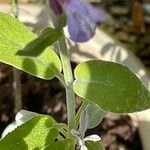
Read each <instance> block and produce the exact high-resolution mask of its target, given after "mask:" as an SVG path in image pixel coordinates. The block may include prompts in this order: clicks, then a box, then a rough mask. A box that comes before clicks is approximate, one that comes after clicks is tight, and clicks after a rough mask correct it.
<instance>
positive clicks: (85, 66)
mask: <svg viewBox="0 0 150 150" xmlns="http://www.w3.org/2000/svg"><path fill="white" fill-rule="evenodd" d="M75 78H76V80H75V82H74V85H73V86H74V91H75V93H76V94H77V95H79V96H81V97H82V98H84V99H85V100H87V101H89V102H92V103H95V104H97V105H99V106H100V107H101V108H102V109H104V110H107V111H112V112H119V113H124V112H135V111H140V110H144V109H148V108H150V93H149V91H148V90H147V88H146V87H145V86H144V85H143V84H142V82H141V81H140V80H139V78H138V77H137V76H136V75H135V74H134V73H132V72H131V71H130V70H129V69H128V68H127V67H126V66H122V65H120V64H117V63H113V62H106V61H101V60H93V61H87V62H83V63H81V64H79V65H78V66H77V67H76V69H75Z"/></svg>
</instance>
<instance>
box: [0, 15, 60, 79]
mask: <svg viewBox="0 0 150 150" xmlns="http://www.w3.org/2000/svg"><path fill="white" fill-rule="evenodd" d="M36 37H37V36H36V35H35V34H34V33H32V32H31V31H29V30H28V29H27V28H26V26H25V25H23V24H22V23H20V22H19V21H18V20H17V19H15V18H14V17H12V16H10V15H8V14H5V13H0V61H1V62H3V63H6V64H9V65H11V66H14V67H16V68H18V69H20V70H23V71H26V72H28V73H30V74H32V75H34V76H37V77H40V78H42V79H51V78H53V77H54V76H55V75H56V74H57V73H58V72H60V71H61V63H60V60H59V57H58V56H57V55H56V53H55V52H54V51H53V50H51V49H50V48H47V49H46V50H45V51H44V52H43V53H42V54H40V55H39V56H38V57H24V56H17V55H15V54H16V53H17V52H18V50H22V49H23V48H24V47H25V46H26V44H28V43H29V42H31V41H32V40H34V39H36Z"/></svg>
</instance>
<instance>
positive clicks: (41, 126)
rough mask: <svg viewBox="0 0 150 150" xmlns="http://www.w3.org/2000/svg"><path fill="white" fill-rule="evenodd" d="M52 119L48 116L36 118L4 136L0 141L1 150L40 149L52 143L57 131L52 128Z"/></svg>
mask: <svg viewBox="0 0 150 150" xmlns="http://www.w3.org/2000/svg"><path fill="white" fill-rule="evenodd" d="M54 123H55V121H54V119H53V118H52V117H49V116H41V115H40V116H36V117H34V118H32V119H31V120H29V121H27V122H26V123H24V124H22V125H21V126H19V127H18V128H17V129H15V130H14V131H12V132H11V133H9V134H8V135H6V137H5V138H4V139H2V140H1V141H0V149H1V150H10V149H11V150H33V149H42V148H44V147H46V146H47V145H49V144H51V143H52V142H54V140H55V138H56V137H57V136H58V130H57V129H56V128H53V124H54Z"/></svg>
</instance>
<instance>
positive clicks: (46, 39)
mask: <svg viewBox="0 0 150 150" xmlns="http://www.w3.org/2000/svg"><path fill="white" fill-rule="evenodd" d="M61 35H62V33H61V32H60V31H58V30H56V29H53V28H50V27H47V28H45V29H43V30H42V31H41V34H40V35H39V36H38V37H37V38H36V39H34V40H33V41H31V42H29V43H28V44H27V45H26V46H25V47H24V48H23V50H19V51H18V52H17V55H20V56H32V57H33V56H38V55H40V54H41V53H42V52H43V51H44V50H45V48H47V47H48V46H50V45H52V44H53V43H55V42H56V41H57V40H58V39H59V38H60V37H61Z"/></svg>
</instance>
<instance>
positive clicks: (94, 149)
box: [86, 141, 105, 150]
mask: <svg viewBox="0 0 150 150" xmlns="http://www.w3.org/2000/svg"><path fill="white" fill-rule="evenodd" d="M86 146H87V148H88V150H105V148H104V147H103V146H102V145H101V143H100V142H92V141H88V142H86Z"/></svg>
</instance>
